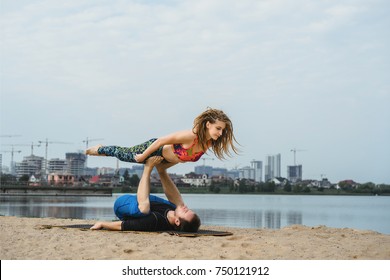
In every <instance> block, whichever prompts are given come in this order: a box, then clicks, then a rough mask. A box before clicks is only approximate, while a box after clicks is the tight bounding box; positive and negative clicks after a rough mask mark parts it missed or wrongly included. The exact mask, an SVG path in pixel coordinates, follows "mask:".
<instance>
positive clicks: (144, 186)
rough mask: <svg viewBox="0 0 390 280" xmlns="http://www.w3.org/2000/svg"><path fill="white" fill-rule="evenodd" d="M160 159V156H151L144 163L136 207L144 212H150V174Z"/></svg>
mask: <svg viewBox="0 0 390 280" xmlns="http://www.w3.org/2000/svg"><path fill="white" fill-rule="evenodd" d="M162 160H163V158H162V157H151V158H149V159H148V160H147V161H146V163H145V167H144V172H143V173H142V177H141V180H140V182H139V185H138V190H137V202H138V209H139V210H140V211H141V212H142V213H144V214H148V213H149V212H150V200H149V195H150V175H151V174H152V171H153V168H154V166H155V165H156V164H159V163H160V162H161V161H162Z"/></svg>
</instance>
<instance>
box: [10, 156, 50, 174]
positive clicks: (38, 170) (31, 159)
mask: <svg viewBox="0 0 390 280" xmlns="http://www.w3.org/2000/svg"><path fill="white" fill-rule="evenodd" d="M43 163H44V158H43V157H38V156H34V155H31V156H27V157H24V158H23V160H22V162H18V163H16V164H15V174H16V177H17V178H20V177H22V176H23V175H27V176H29V177H31V175H34V176H35V177H41V175H42V171H43V170H42V169H43V168H44V165H43Z"/></svg>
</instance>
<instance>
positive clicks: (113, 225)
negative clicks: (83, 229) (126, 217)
mask: <svg viewBox="0 0 390 280" xmlns="http://www.w3.org/2000/svg"><path fill="white" fill-rule="evenodd" d="M102 228H105V229H108V230H121V229H122V221H117V222H97V223H96V224H94V225H93V226H92V227H91V229H102Z"/></svg>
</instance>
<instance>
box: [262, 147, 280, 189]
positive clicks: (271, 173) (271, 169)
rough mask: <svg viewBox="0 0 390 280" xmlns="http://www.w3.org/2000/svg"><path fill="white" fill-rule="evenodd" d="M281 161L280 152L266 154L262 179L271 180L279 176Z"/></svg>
mask: <svg viewBox="0 0 390 280" xmlns="http://www.w3.org/2000/svg"><path fill="white" fill-rule="evenodd" d="M281 163H282V156H281V155H280V154H276V155H268V156H267V157H266V158H265V170H264V171H265V174H264V181H266V182H267V181H269V180H272V179H273V178H276V177H281V175H280V174H281V173H280V170H281Z"/></svg>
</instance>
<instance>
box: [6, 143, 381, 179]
mask: <svg viewBox="0 0 390 280" xmlns="http://www.w3.org/2000/svg"><path fill="white" fill-rule="evenodd" d="M65 155H66V157H65V158H61V157H56V158H48V162H47V164H48V166H49V165H51V169H52V168H55V167H56V166H57V169H56V170H54V171H52V172H59V171H61V170H60V169H58V168H64V166H65V165H66V162H67V161H68V158H69V157H77V158H79V157H80V156H82V157H83V158H85V164H86V165H85V168H86V169H87V168H89V169H91V170H92V169H98V170H106V172H107V171H108V170H110V169H111V170H113V171H115V170H118V169H121V170H123V169H134V167H135V168H136V169H137V170H138V169H142V168H143V165H142V164H137V163H128V162H122V165H121V164H120V161H119V160H117V159H115V158H112V159H113V160H115V162H116V164H115V166H107V165H104V162H102V164H101V165H100V166H87V162H88V158H91V157H88V156H85V154H84V152H83V151H81V150H80V151H78V152H66V153H65ZM30 157H35V158H41V159H42V161H43V163H42V171H44V170H48V174H49V173H51V171H50V168H48V167H47V166H45V164H46V162H45V156H39V155H36V154H34V155H28V156H23V160H22V161H19V162H18V161H15V162H14V164H15V165H19V166H20V165H21V163H22V162H25V161H26V160H27V161H28V160H30V159H28V158H30ZM107 158H108V157H107ZM107 158H106V157H104V159H107ZM201 159H202V158H201ZM33 160H35V159H33ZM206 160H209V161H210V162H214V158H204V161H203V164H202V163H201V161H198V162H195V163H193V164H192V167H193V169H187V170H186V171H185V172H183V173H180V172H175V170H174V169H169V172H170V173H172V174H178V175H185V174H189V173H192V172H195V173H197V170H198V171H199V170H207V169H208V168H211V169H212V170H216V172H220V170H222V169H226V171H227V172H228V173H229V172H236V171H237V177H239V178H247V179H253V180H255V181H256V182H260V181H258V179H259V178H260V180H261V182H267V181H269V180H271V179H273V178H279V177H282V178H287V179H289V180H290V175H291V176H293V179H292V180H290V181H292V182H296V178H300V179H301V180H317V181H320V180H322V179H325V178H326V179H328V176H326V174H321V175H320V178H309V177H305V176H303V177H300V176H301V175H302V169H303V168H302V164H299V165H298V164H297V165H286V166H284V167H285V168H283V166H282V165H281V162H282V155H281V154H279V153H278V154H275V155H270V154H267V155H266V156H265V160H264V161H263V160H259V159H253V160H252V161H251V162H249V163H248V164H247V165H243V166H237V165H236V166H234V167H232V168H228V167H221V166H216V165H206V164H205V162H206ZM270 163H271V164H272V165H273V166H272V167H269V166H267V165H268V164H270ZM294 163H295V164H296V162H295V161H294ZM3 167H6V168H8V170H7V172H4V173H6V174H12V168H11V167H10V166H9V167H8V166H7V165H6V164H4V162H3V164H2V168H3ZM80 168H81V165H78V166H77V169H80ZM83 168H84V167H83ZM205 168H206V169H205ZM296 168H298V169H297V170H295V169H296ZM267 169H268V170H267ZM63 170H65V169H63ZM80 170H81V169H80ZM271 170H272V172H271ZM282 170H285V173H284V172H281V171H282ZM291 170H294V171H293V172H301V173H300V175H296V174H295V173H293V174H289V172H292V171H291ZM3 171H4V170H3ZM80 172H81V171H77V172H76V173H77V174H73V173H74V172H73V173H72V174H73V175H78V176H81V175H82V174H81V173H80ZM106 172H105V173H104V174H106ZM202 172H203V171H202ZM269 172H271V173H269ZM14 173H15V170H14ZM60 173H61V172H60ZM63 173H64V174H66V173H67V172H65V171H63ZM198 173H199V172H198ZM259 173H260V175H259ZM137 174H138V175H139V176H140V174H141V173H140V171H139V170H138V171H137ZM14 175H15V174H14ZM345 180H353V181H356V182H358V183H367V182H373V181H372V180H371V181H370V180H369V181H364V182H361V181H358V180H356V179H355V178H343V179H341V180H338V181H332V180H329V181H331V182H333V183H337V182H340V181H345Z"/></svg>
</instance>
